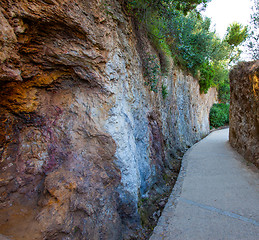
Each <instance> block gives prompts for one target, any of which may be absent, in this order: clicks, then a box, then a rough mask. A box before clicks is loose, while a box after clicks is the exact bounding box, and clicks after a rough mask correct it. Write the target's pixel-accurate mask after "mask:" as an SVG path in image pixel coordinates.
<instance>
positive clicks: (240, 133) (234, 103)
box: [229, 61, 259, 167]
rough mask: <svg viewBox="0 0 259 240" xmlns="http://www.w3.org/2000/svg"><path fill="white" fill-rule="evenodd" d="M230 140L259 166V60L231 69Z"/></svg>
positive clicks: (247, 158)
mask: <svg viewBox="0 0 259 240" xmlns="http://www.w3.org/2000/svg"><path fill="white" fill-rule="evenodd" d="M230 91H231V98H230V99H231V101H230V125H229V126H230V129H229V130H230V131H229V140H230V144H231V145H232V146H233V147H234V148H236V149H237V151H238V152H239V153H240V154H242V155H243V156H244V158H245V159H246V160H248V161H250V162H252V163H253V164H255V165H256V166H257V167H259V61H256V62H248V63H240V64H239V65H237V66H236V67H235V68H234V69H233V70H232V71H231V72H230Z"/></svg>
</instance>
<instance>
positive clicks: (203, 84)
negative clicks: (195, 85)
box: [199, 62, 215, 93]
mask: <svg viewBox="0 0 259 240" xmlns="http://www.w3.org/2000/svg"><path fill="white" fill-rule="evenodd" d="M214 75H215V70H214V68H213V66H212V65H211V64H210V63H209V62H204V63H203V64H202V65H201V67H200V82H199V83H200V92H204V93H207V92H208V89H209V88H210V87H211V86H213V79H214Z"/></svg>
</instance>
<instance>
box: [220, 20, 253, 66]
mask: <svg viewBox="0 0 259 240" xmlns="http://www.w3.org/2000/svg"><path fill="white" fill-rule="evenodd" d="M247 37H248V27H247V26H243V25H242V24H239V23H237V22H234V23H232V24H230V26H229V27H228V29H227V33H226V36H225V39H224V41H225V42H227V43H228V45H229V48H230V51H229V63H232V62H233V63H235V62H237V61H238V59H239V58H240V54H241V53H242V51H241V50H240V49H239V47H238V46H240V45H241V44H242V43H243V42H245V40H246V39H247Z"/></svg>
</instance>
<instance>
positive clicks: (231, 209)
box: [150, 129, 259, 240]
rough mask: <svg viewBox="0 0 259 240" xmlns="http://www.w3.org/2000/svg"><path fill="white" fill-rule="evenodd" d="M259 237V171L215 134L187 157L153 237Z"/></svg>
mask: <svg viewBox="0 0 259 240" xmlns="http://www.w3.org/2000/svg"><path fill="white" fill-rule="evenodd" d="M160 239H165V240H259V171H258V170H257V169H256V168H255V167H253V166H251V165H250V164H248V163H246V162H245V161H244V159H243V158H242V157H241V156H240V155H238V154H237V153H236V152H235V151H234V150H233V149H232V148H231V146H230V145H229V142H228V129H224V130H219V131H215V132H213V133H211V134H210V135H209V136H208V137H206V138H205V139H203V140H202V141H201V142H199V143H198V144H196V145H194V147H192V148H191V149H190V150H189V151H188V152H187V153H186V154H185V156H184V159H183V164H182V169H181V172H180V175H179V177H178V181H177V183H176V185H175V187H174V190H173V193H172V195H171V197H170V198H169V201H168V203H167V205H166V207H165V209H164V211H163V214H162V216H161V218H160V219H159V223H158V225H157V227H156V228H155V230H154V233H153V235H152V236H151V238H150V240H160Z"/></svg>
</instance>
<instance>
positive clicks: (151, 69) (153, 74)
mask: <svg viewBox="0 0 259 240" xmlns="http://www.w3.org/2000/svg"><path fill="white" fill-rule="evenodd" d="M143 67H144V76H145V77H146V78H147V81H146V82H145V84H146V85H149V86H150V90H151V91H153V92H156V93H157V83H158V80H159V78H160V76H161V70H160V65H159V61H158V59H157V57H156V55H150V56H149V57H148V58H146V59H145V60H144V66H143Z"/></svg>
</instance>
